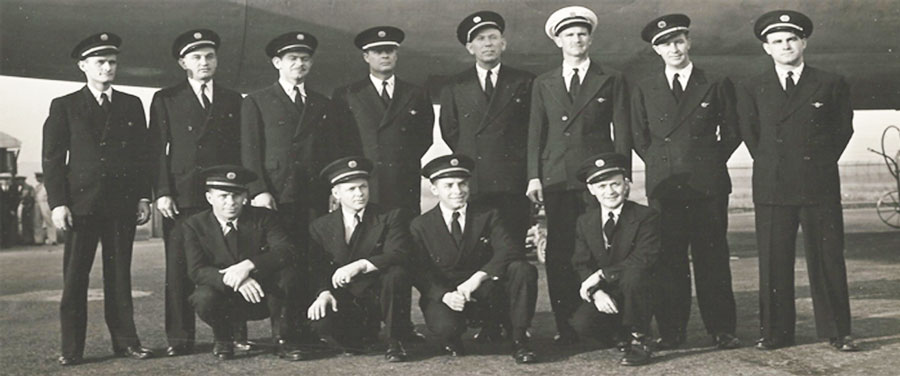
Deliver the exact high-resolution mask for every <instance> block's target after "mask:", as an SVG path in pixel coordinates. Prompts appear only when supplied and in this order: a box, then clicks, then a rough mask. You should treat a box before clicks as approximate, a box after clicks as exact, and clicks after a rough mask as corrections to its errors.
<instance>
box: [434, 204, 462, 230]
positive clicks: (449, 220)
mask: <svg viewBox="0 0 900 376" xmlns="http://www.w3.org/2000/svg"><path fill="white" fill-rule="evenodd" d="M439 205H440V206H441V215H443V216H444V223H445V224H446V225H447V230H449V231H450V233H451V234H452V233H453V212H459V228H460V229H461V230H462V231H463V233H465V232H466V209H467V208H468V207H469V204H466V205H463V207H461V208H459V209H456V210H453V209H448V208H447V207H445V206H444V205H443V204H439Z"/></svg>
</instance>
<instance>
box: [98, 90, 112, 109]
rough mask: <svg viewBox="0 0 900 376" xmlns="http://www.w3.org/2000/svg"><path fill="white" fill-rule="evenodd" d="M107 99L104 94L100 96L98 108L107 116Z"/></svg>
mask: <svg viewBox="0 0 900 376" xmlns="http://www.w3.org/2000/svg"><path fill="white" fill-rule="evenodd" d="M109 107H110V105H109V97H107V96H106V93H101V94H100V108H102V109H103V112H105V113H107V114H109Z"/></svg>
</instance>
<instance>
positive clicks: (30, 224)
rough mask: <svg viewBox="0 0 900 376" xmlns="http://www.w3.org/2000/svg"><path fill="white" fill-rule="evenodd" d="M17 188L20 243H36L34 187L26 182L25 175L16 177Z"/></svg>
mask: <svg viewBox="0 0 900 376" xmlns="http://www.w3.org/2000/svg"><path fill="white" fill-rule="evenodd" d="M14 180H15V188H16V192H17V193H18V195H19V207H18V210H17V211H16V215H17V217H18V218H19V243H20V244H34V187H32V186H31V185H30V184H28V183H26V182H25V177H24V176H16V177H15V179H14Z"/></svg>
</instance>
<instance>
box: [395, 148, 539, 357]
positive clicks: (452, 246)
mask: <svg viewBox="0 0 900 376" xmlns="http://www.w3.org/2000/svg"><path fill="white" fill-rule="evenodd" d="M474 166H475V162H474V161H473V160H472V159H471V158H469V157H467V156H464V155H461V154H451V155H446V156H442V157H438V158H436V159H434V160H432V161H431V162H429V163H428V164H426V165H425V167H423V168H422V175H423V176H424V177H426V178H428V179H429V180H431V192H432V193H434V195H435V196H437V197H438V199H439V200H440V202H439V204H438V205H437V206H436V207H435V208H434V209H431V210H430V211H428V212H427V213H425V214H422V215H421V216H419V217H417V218H415V219H413V221H412V223H411V225H410V230H411V232H412V236H413V240H414V241H415V245H416V246H417V249H416V251H417V257H416V262H417V263H418V265H417V266H416V268H415V269H414V270H415V274H416V287H417V288H418V289H419V292H420V293H421V295H422V297H421V300H420V301H419V306H420V307H421V308H422V313H423V314H424V316H425V324H427V325H428V329H429V330H430V331H431V332H432V333H434V334H436V335H437V336H438V337H439V338H440V340H441V341H442V343H443V344H444V346H445V347H444V348H445V350H447V352H449V353H450V355H452V356H460V355H463V354H464V352H465V351H464V349H463V346H462V341H461V340H460V336H462V334H463V333H464V332H465V331H466V327H467V319H468V320H482V321H490V322H493V323H505V324H506V325H505V326H506V327H507V328H509V329H510V335H511V337H512V340H513V354H512V356H513V358H514V359H515V360H516V363H535V362H537V356H536V355H535V353H534V351H532V350H531V349H530V348H529V346H528V336H527V335H526V330H527V329H528V327H529V326H531V319H532V318H533V317H534V308H535V303H536V301H537V268H535V267H534V266H533V265H531V264H529V263H528V261H526V260H525V252H524V249H523V247H522V245H519V243H521V242H517V241H515V240H513V239H512V238H510V236H509V233H508V232H507V231H506V229H505V227H504V225H503V223H502V222H501V220H500V214H499V212H498V211H497V210H496V209H489V208H486V207H482V206H479V205H474V204H471V205H469V204H468V198H469V178H470V177H471V171H472V169H473V168H474Z"/></svg>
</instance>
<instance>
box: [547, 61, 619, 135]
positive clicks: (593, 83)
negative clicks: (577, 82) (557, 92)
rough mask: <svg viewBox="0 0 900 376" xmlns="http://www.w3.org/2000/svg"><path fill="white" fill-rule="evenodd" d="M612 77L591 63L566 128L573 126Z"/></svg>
mask: <svg viewBox="0 0 900 376" xmlns="http://www.w3.org/2000/svg"><path fill="white" fill-rule="evenodd" d="M560 69H562V68H560ZM611 77H612V76H610V75H608V74H605V73H603V70H602V69H601V68H600V66H599V65H597V64H593V63H591V65H590V68H588V71H587V73H586V74H585V76H584V80H583V81H582V82H581V89H579V91H578V95H577V96H576V97H575V100H574V101H573V104H572V109H571V111H570V112H569V120H568V121H566V123H565V127H566V128H568V127H569V126H570V125H572V123H573V122H574V120H575V118H576V117H578V114H579V113H580V112H581V110H583V109H584V107H585V106H587V104H588V103H589V102H591V101H593V100H594V96H595V95H596V94H597V92H598V91H600V88H602V87H603V85H605V84H606V81H609V79H610V78H611ZM564 87H565V86H564ZM604 100H611V98H604Z"/></svg>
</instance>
